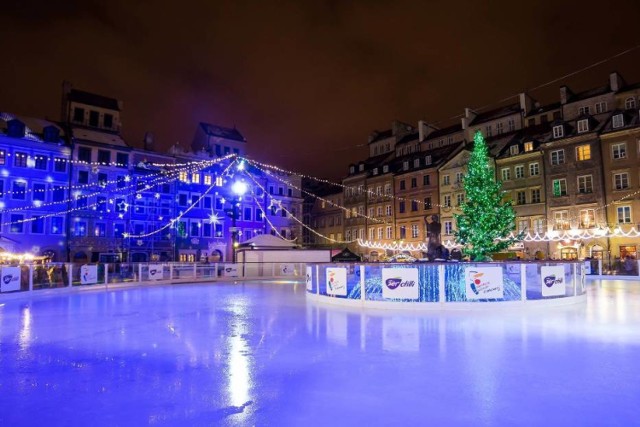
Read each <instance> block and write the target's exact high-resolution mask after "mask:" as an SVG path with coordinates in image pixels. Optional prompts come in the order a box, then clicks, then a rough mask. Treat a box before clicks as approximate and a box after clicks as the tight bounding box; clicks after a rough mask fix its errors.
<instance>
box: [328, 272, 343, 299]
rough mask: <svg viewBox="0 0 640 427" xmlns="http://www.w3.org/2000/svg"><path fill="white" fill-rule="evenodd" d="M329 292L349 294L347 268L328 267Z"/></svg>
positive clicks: (330, 293)
mask: <svg viewBox="0 0 640 427" xmlns="http://www.w3.org/2000/svg"><path fill="white" fill-rule="evenodd" d="M327 294H329V295H340V296H344V297H346V296H347V269H346V268H333V267H329V268H327Z"/></svg>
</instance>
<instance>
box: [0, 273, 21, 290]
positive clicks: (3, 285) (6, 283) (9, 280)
mask: <svg viewBox="0 0 640 427" xmlns="http://www.w3.org/2000/svg"><path fill="white" fill-rule="evenodd" d="M1 276H2V281H1V282H0V292H13V291H19V290H20V267H2V273H1Z"/></svg>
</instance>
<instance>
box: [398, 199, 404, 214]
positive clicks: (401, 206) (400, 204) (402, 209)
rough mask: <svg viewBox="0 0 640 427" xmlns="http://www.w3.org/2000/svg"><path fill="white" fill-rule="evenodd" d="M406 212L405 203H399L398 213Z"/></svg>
mask: <svg viewBox="0 0 640 427" xmlns="http://www.w3.org/2000/svg"><path fill="white" fill-rule="evenodd" d="M404 211H405V208H404V201H402V202H399V203H398V212H400V213H404Z"/></svg>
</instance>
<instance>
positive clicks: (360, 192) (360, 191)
mask: <svg viewBox="0 0 640 427" xmlns="http://www.w3.org/2000/svg"><path fill="white" fill-rule="evenodd" d="M358 194H362V185H359V186H358ZM278 195H279V196H282V195H284V188H282V187H278Z"/></svg>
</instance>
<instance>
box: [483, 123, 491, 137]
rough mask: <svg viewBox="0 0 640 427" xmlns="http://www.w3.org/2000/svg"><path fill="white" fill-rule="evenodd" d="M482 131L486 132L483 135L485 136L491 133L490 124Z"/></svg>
mask: <svg viewBox="0 0 640 427" xmlns="http://www.w3.org/2000/svg"><path fill="white" fill-rule="evenodd" d="M484 133H485V134H486V135H485V136H487V137H489V136H491V135H493V134H492V131H491V125H489V126H487V127H485V128H484Z"/></svg>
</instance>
